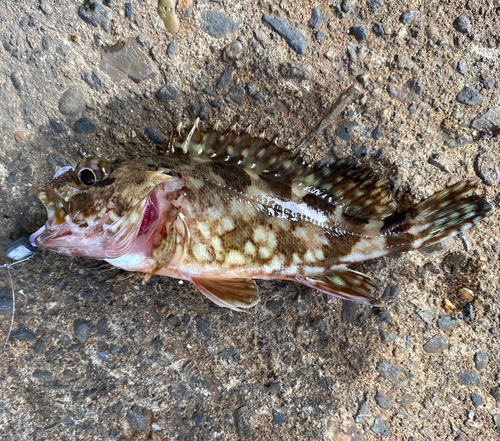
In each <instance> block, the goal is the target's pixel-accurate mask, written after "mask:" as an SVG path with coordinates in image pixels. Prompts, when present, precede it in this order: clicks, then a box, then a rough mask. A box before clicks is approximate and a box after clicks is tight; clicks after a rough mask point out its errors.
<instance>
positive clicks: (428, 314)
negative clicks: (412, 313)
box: [418, 309, 439, 325]
mask: <svg viewBox="0 0 500 441" xmlns="http://www.w3.org/2000/svg"><path fill="white" fill-rule="evenodd" d="M438 314H439V311H438V310H437V309H433V310H431V311H420V312H419V313H418V316H419V317H420V318H421V319H422V320H423V321H424V322H425V323H427V324H428V325H430V324H431V323H432V321H433V320H434V319H435V318H436V317H437V315H438Z"/></svg>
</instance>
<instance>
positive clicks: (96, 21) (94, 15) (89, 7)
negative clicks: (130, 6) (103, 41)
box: [78, 0, 111, 32]
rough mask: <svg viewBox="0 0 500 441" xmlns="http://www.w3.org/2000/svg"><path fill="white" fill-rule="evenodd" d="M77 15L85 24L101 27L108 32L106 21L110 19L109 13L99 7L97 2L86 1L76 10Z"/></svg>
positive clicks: (102, 7)
mask: <svg viewBox="0 0 500 441" xmlns="http://www.w3.org/2000/svg"><path fill="white" fill-rule="evenodd" d="M78 15H79V16H80V18H81V19H82V20H83V21H84V22H85V23H88V24H90V25H92V26H95V27H98V26H101V28H102V29H103V30H105V31H106V32H107V31H108V20H109V19H110V18H111V11H109V10H108V9H107V8H105V7H104V6H102V5H100V4H99V3H98V2H97V0H86V1H85V3H84V4H83V5H82V6H80V7H79V8H78Z"/></svg>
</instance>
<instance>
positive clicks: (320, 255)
mask: <svg viewBox="0 0 500 441" xmlns="http://www.w3.org/2000/svg"><path fill="white" fill-rule="evenodd" d="M314 254H315V256H316V259H318V260H324V258H325V253H323V250H322V249H320V248H318V249H317V250H316V251H315V252H314Z"/></svg>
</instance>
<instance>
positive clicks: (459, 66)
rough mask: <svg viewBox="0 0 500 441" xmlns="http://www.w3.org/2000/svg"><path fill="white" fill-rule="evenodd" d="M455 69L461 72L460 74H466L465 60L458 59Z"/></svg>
mask: <svg viewBox="0 0 500 441" xmlns="http://www.w3.org/2000/svg"><path fill="white" fill-rule="evenodd" d="M457 71H458V73H460V74H462V75H466V74H467V63H466V62H465V60H460V61H459V62H458V64H457Z"/></svg>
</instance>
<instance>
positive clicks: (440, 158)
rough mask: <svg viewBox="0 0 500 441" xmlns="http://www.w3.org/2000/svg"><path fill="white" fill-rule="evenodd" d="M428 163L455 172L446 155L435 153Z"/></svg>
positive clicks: (448, 171)
mask: <svg viewBox="0 0 500 441" xmlns="http://www.w3.org/2000/svg"><path fill="white" fill-rule="evenodd" d="M428 162H429V164H431V165H433V166H434V167H437V168H439V170H441V171H443V172H445V173H451V171H452V170H453V164H452V163H451V162H450V161H449V160H448V158H447V157H446V155H445V154H444V153H434V154H433V155H431V156H430V157H429V160H428ZM431 246H432V245H431Z"/></svg>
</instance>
